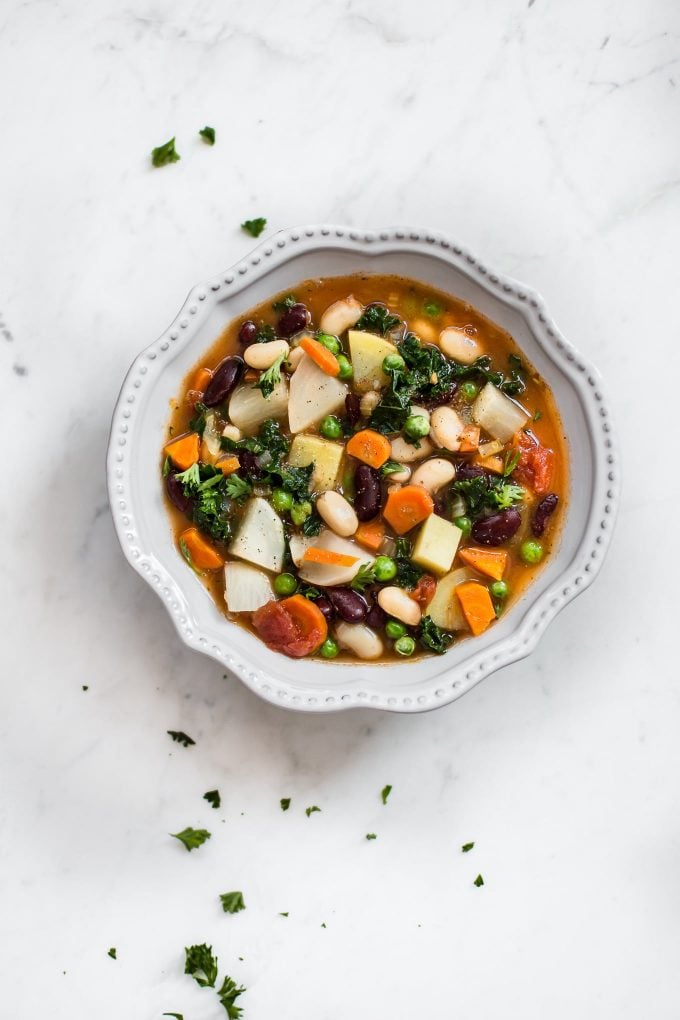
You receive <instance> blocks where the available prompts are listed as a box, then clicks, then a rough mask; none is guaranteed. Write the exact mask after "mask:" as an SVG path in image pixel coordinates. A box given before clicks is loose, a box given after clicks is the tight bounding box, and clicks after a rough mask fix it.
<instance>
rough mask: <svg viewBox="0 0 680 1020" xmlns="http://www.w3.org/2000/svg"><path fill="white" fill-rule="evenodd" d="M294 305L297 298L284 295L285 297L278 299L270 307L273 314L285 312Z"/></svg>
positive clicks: (291, 295) (292, 295)
mask: <svg viewBox="0 0 680 1020" xmlns="http://www.w3.org/2000/svg"><path fill="white" fill-rule="evenodd" d="M296 304H297V298H296V297H295V295H294V294H286V296H285V297H283V298H279V300H278V301H275V302H274V303H273V305H272V308H273V309H274V311H275V312H285V311H287V310H288V309H289V308H292V307H293V305H296Z"/></svg>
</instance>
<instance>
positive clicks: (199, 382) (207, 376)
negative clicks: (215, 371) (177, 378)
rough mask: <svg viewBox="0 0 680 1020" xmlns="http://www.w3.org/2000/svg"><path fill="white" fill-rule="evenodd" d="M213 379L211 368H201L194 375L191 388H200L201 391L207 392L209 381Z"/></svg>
mask: <svg viewBox="0 0 680 1020" xmlns="http://www.w3.org/2000/svg"><path fill="white" fill-rule="evenodd" d="M211 379H212V372H211V371H210V369H209V368H199V370H198V372H197V373H196V375H195V376H194V378H193V380H192V382H191V389H192V390H198V392H199V393H205V390H206V388H207V386H208V383H209V382H210V380H211Z"/></svg>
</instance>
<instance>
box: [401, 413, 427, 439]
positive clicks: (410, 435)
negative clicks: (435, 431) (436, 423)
mask: <svg viewBox="0 0 680 1020" xmlns="http://www.w3.org/2000/svg"><path fill="white" fill-rule="evenodd" d="M403 431H404V435H405V436H406V437H407V439H423V438H424V437H425V436H427V435H428V434H429V432H430V422H429V421H428V419H427V418H426V417H425V415H424V414H410V415H409V416H408V418H407V419H406V421H405V422H404V430H403Z"/></svg>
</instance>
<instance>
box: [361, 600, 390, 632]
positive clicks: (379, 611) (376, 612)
mask: <svg viewBox="0 0 680 1020" xmlns="http://www.w3.org/2000/svg"><path fill="white" fill-rule="evenodd" d="M388 619H389V617H388V615H387V613H386V612H385V610H384V609H383V608H382V607H381V606H379V605H378V603H377V602H374V603H373V605H372V606H371V607H370V609H369V610H368V613H367V614H366V623H367V625H368V626H369V627H370V628H371V629H372V630H382V629H383V627H384V626H385V624H386V623H387V621H388Z"/></svg>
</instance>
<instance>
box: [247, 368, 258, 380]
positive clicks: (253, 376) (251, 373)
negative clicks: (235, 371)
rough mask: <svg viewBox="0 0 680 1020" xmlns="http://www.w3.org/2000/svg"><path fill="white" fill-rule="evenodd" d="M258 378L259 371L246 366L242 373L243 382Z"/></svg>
mask: <svg viewBox="0 0 680 1020" xmlns="http://www.w3.org/2000/svg"><path fill="white" fill-rule="evenodd" d="M259 378H260V373H259V372H257V371H256V370H255V369H254V368H247V369H246V370H245V373H244V375H243V381H244V382H256V381H257V380H258V379H259Z"/></svg>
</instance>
